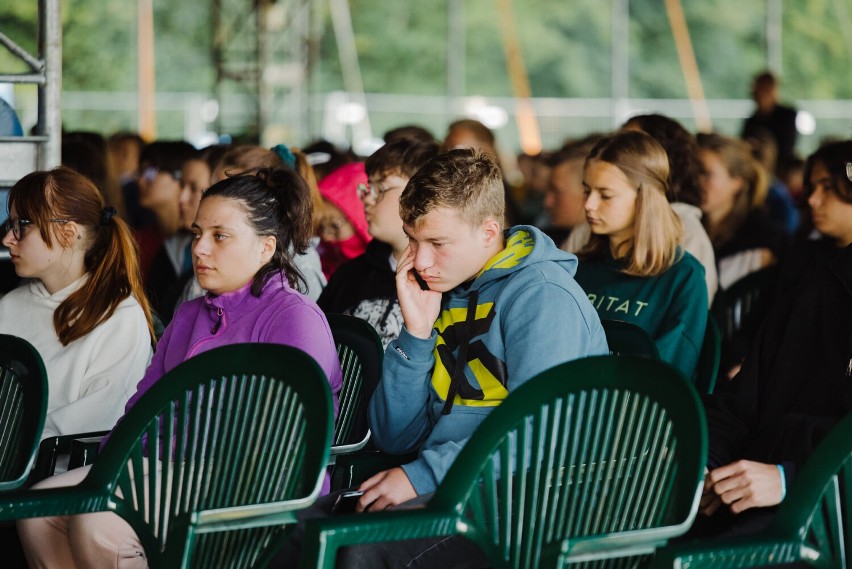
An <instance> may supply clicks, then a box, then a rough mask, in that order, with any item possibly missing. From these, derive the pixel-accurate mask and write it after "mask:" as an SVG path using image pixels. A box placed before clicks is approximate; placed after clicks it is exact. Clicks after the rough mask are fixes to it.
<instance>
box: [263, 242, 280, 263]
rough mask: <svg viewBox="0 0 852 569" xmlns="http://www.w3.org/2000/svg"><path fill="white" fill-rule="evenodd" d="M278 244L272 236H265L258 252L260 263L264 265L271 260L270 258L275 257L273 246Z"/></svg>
mask: <svg viewBox="0 0 852 569" xmlns="http://www.w3.org/2000/svg"><path fill="white" fill-rule="evenodd" d="M277 244H278V240H277V239H276V238H275V236H274V235H267V236H266V237H264V238H263V242H262V243H261V246H262V248H261V250H260V262H261V264H263V265H265V264H266V263H268V262H269V261H271V260H272V257H273V256H274V255H275V246H276V245H277Z"/></svg>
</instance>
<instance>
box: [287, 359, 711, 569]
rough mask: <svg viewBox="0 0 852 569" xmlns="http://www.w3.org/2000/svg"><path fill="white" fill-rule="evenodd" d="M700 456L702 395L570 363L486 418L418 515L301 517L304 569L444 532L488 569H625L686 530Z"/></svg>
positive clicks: (637, 365)
mask: <svg viewBox="0 0 852 569" xmlns="http://www.w3.org/2000/svg"><path fill="white" fill-rule="evenodd" d="M706 457H707V433H706V427H705V419H704V413H703V410H702V407H701V404H700V401H699V399H698V395H697V394H696V392H695V390H694V389H693V388H692V387H691V386H689V385H688V384H687V383H686V382H684V381H683V379H682V377H681V374H680V372H678V371H677V370H676V369H674V368H672V367H670V366H669V365H668V364H666V363H664V362H661V361H658V360H652V359H648V358H642V357H635V356H620V357H612V356H599V357H594V358H587V359H583V360H576V361H572V362H568V363H565V364H562V365H559V366H556V367H554V368H552V369H550V370H548V371H545V372H544V373H542V374H540V375H538V376H537V377H535V378H533V379H531V380H530V381H528V382H527V383H525V384H524V385H522V386H521V387H519V388H518V389H516V390H515V391H513V392H512V393H510V394H509V397H508V398H507V399H506V400H505V401H504V402H503V403H502V404H501V405H500V406H499V407H497V408H496V409H494V410H493V411H492V412H491V413H490V414H489V415H488V417H486V419H485V421H483V423H482V424H481V425H480V427H479V428H478V429H477V430H476V432H475V433H474V434H473V436H472V437H471V438H470V440H469V441H468V443H467V444H466V445H465V447H464V449H463V450H462V452H461V453H460V454H459V456H458V457H457V458H456V461H455V462H454V463H453V465H452V467H451V468H450V470H449V472H447V475H446V477H445V478H444V482H443V483H442V484H441V485H440V486H439V487H438V489H437V491H436V493H435V495H434V497H433V498H432V499H431V500H430V502H429V503H428V504H427V505H426V506H425V507H423V508H418V509H403V510H395V511H386V512H379V513H371V514H356V515H346V516H332V517H329V518H324V519H312V520H309V521H308V522H306V534H305V539H304V542H303V555H302V559H301V563H302V565H301V567H303V568H308V567H328V568H330V567H333V566H334V561H335V556H336V554H337V550H338V549H339V548H341V547H344V546H349V545H355V544H365V543H374V542H383V541H396V540H406V539H415V538H427V537H439V536H448V535H462V536H465V537H466V538H468V539H470V540H472V541H473V542H475V543H476V544H477V545H478V546H479V547H480V548H481V549H482V550H483V551H484V552H485V554H486V555H487V556H488V558H489V560H490V562H491V564H492V565H493V566H494V567H516V568H527V567H561V566H564V565H566V564H568V563H579V562H584V563H586V564H585V565H584V567H597V566H613V565H612V563H613V562H614V560H615V558H621V559H619V560H618V561H617V563H618V565H617V566H619V567H633V566H636V565H638V564H639V563H641V562H643V561H645V560H646V559H647V556H648V555H650V554H651V553H653V551H654V550H655V549H656V548H657V547H660V546H662V545H664V544H665V543H666V542H667V541H668V540H669V539H671V538H673V537H675V536H679V535H681V534H683V533H684V532H685V531H686V530H687V529H688V528H689V526H690V525H691V524H692V521H693V519H694V516H695V513H696V511H697V508H698V501H699V498H700V493H701V485H702V479H703V469H704V463H705V461H706ZM501 473H502V476H501ZM510 473H512V474H510ZM631 558H632V559H631Z"/></svg>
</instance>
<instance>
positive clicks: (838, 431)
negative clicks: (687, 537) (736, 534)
mask: <svg viewBox="0 0 852 569" xmlns="http://www.w3.org/2000/svg"><path fill="white" fill-rule="evenodd" d="M851 559H852V414H850V415H848V416H847V417H846V418H845V419H843V421H841V422H840V423H839V424H838V425H837V426H836V427H835V428H834V429H832V431H831V432H830V433H829V434H828V436H827V437H826V438H825V439H824V440H823V441H822V443H820V445H819V446H818V447H817V449H816V450H815V451H814V453H813V454H812V455H811V457H810V458H809V459H808V460H807V462H806V463H805V464H804V466H803V467H802V469H801V471H800V472H799V474H798V476H797V477H796V479H795V480H794V481H793V484H792V486H791V488H790V491H789V493H788V494H787V498H786V499H785V500H784V502H783V503H782V504H781V505H780V506H779V507H778V512H777V514H776V515H775V518H774V519H773V520H772V524H771V525H770V526H769V527H768V528H767V529H766V530H765V531H764V532H761V533H760V534H757V535H752V536H743V537H740V538H732V539H728V540H724V541H723V540H713V541H712V542H711V541H700V540H696V541H692V542H686V543H683V544H677V545H673V546H670V547H667V548H665V549H663V550H661V551H660V553H659V555H658V556H657V558H656V559H655V560H654V565H653V567H654V568H657V569H659V568H663V567H677V568H681V569H693V568H698V567H713V568H720V569H721V568H723V567H724V568H728V567H761V566H764V565H787V564H791V563H798V564H805V565H808V566H811V567H821V568H832V569H836V568H845V567H848V566H849V563H850V560H851Z"/></svg>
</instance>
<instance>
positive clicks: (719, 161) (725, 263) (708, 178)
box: [698, 134, 786, 288]
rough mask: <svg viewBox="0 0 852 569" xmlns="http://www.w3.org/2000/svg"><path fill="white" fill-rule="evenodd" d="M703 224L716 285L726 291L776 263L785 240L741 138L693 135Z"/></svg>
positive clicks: (758, 169)
mask: <svg viewBox="0 0 852 569" xmlns="http://www.w3.org/2000/svg"><path fill="white" fill-rule="evenodd" d="M698 156H699V158H700V160H701V163H702V165H703V168H704V173H703V176H702V178H701V186H702V191H703V198H702V204H701V209H702V211H703V212H704V225H705V226H706V227H707V234H708V235H709V236H710V241H711V242H712V243H713V249H714V251H715V252H716V265H717V267H718V272H719V284H720V285H721V287H722V288H728V287H730V286H731V285H732V284H733V283H735V282H736V281H738V280H739V279H741V278H743V277H744V276H746V275H748V274H749V273H752V272H754V271H758V270H760V269H762V268H764V267H767V266H769V265H772V264H774V263H776V262H777V261H778V259H779V257H780V256H781V254H782V253H783V251H784V249H785V246H786V237H785V236H784V233H783V231H781V230H780V229H778V228H777V227H776V226H775V224H773V223H772V221H771V220H770V219H769V215H768V214H767V212H766V211H765V209H764V202H765V201H766V196H767V194H768V192H769V185H768V179H767V174H766V171H765V170H764V169H763V166H761V165H760V164H759V163H758V162H757V160H755V159H754V157H753V156H752V153H751V148H750V147H749V146H748V144H747V143H746V142H744V141H742V140H738V139H735V138H728V137H726V136H722V135H719V134H699V135H698Z"/></svg>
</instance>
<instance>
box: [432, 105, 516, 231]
mask: <svg viewBox="0 0 852 569" xmlns="http://www.w3.org/2000/svg"><path fill="white" fill-rule="evenodd" d="M455 148H473V149H474V150H479V151H481V152H484V153H485V154H487V155H488V156H490V157H491V158H492V159H493V160H494V162H496V163H497V166H499V167H500V171H501V172H503V188H504V189H505V195H506V219H505V226H506V227H511V226H513V225H517V224H518V223H528V222H532V220H526V219H524V218H523V215H522V214H521V210H520V208H519V207H518V203H517V202H516V201H515V199H514V196H513V192H512V187H511V185H510V184H509V182H508V181H507V180H506V171H505V169H504V168H503V163H502V161H501V159H500V153H499V152H498V151H497V139H496V138H495V137H494V133H493V132H492V131H491V129H490V128H488V127H487V126H485V125H484V124H482V123H481V122H479V121H478V120H475V119H459V120H457V121H454V122H452V123H450V126H448V127H447V135H446V136H445V137H444V151H447V150H453V149H455Z"/></svg>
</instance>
